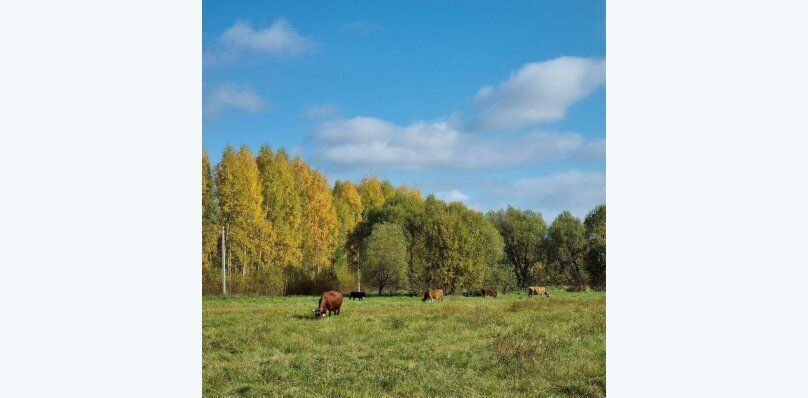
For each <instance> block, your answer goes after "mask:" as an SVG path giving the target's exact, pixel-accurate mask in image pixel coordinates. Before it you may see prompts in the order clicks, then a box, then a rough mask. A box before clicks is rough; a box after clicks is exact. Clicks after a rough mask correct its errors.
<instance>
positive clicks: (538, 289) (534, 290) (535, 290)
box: [527, 286, 550, 297]
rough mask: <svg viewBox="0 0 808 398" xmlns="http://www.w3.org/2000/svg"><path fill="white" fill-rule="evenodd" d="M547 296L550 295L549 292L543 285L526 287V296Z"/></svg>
mask: <svg viewBox="0 0 808 398" xmlns="http://www.w3.org/2000/svg"><path fill="white" fill-rule="evenodd" d="M533 295H536V296H540V297H541V296H547V297H550V293H547V288H546V287H544V286H531V287H529V288H527V296H528V297H530V296H533Z"/></svg>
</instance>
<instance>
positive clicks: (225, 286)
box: [222, 225, 227, 296]
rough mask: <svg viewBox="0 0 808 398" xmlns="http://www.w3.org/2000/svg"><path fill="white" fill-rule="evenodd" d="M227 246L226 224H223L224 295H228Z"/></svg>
mask: <svg viewBox="0 0 808 398" xmlns="http://www.w3.org/2000/svg"><path fill="white" fill-rule="evenodd" d="M226 259H227V246H225V236H224V225H222V296H227V263H226Z"/></svg>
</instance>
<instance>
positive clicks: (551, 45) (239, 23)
mask: <svg viewBox="0 0 808 398" xmlns="http://www.w3.org/2000/svg"><path fill="white" fill-rule="evenodd" d="M413 4H414V3H412V2H373V1H362V2H359V1H357V2H314V3H306V6H302V5H301V3H300V2H294V1H273V2H259V1H254V2H253V1H216V2H213V1H205V2H203V144H204V145H205V147H206V148H207V150H208V152H209V153H210V155H211V159H212V161H214V162H217V161H218V160H219V158H220V155H221V151H222V149H223V148H224V146H225V145H227V144H232V145H234V146H238V145H241V144H242V143H243V144H247V145H248V146H250V147H251V148H252V149H253V150H255V151H257V149H258V148H259V147H260V146H261V144H263V143H269V144H271V145H272V146H273V147H274V148H279V147H284V148H286V149H287V150H288V151H289V152H290V153H293V154H296V155H300V156H301V157H302V158H303V159H305V160H306V161H307V162H309V163H310V164H312V165H313V166H314V167H316V168H317V169H319V170H321V171H322V172H323V173H324V174H325V175H326V176H327V177H328V178H329V181H331V182H333V181H334V180H336V179H352V180H354V181H358V180H359V179H361V177H362V176H363V175H366V174H368V173H375V174H377V175H379V176H380V177H382V178H388V179H390V180H391V181H392V182H393V183H394V184H396V185H399V184H407V185H410V186H416V187H418V188H420V189H421V190H422V192H424V194H429V193H434V194H436V195H437V196H439V197H442V198H444V199H447V200H462V201H463V202H464V203H466V204H467V205H469V206H471V207H474V208H476V209H479V210H482V211H486V210H490V209H496V208H501V207H504V206H507V205H508V204H512V205H514V206H517V207H520V208H531V209H534V210H537V211H540V212H542V214H543V215H544V218H545V220H547V221H548V222H549V221H551V220H552V218H554V217H555V216H556V215H557V214H558V213H559V212H560V211H561V210H570V211H572V212H573V213H574V214H576V215H577V216H579V217H582V216H583V215H585V214H586V212H587V211H588V210H590V209H591V208H593V207H594V206H596V205H598V204H600V203H604V202H605V167H606V162H605V138H606V135H605V115H606V97H605V90H606V88H605V56H606V48H605V46H606V40H605V3H604V2H603V1H564V2H556V1H509V2H491V1H486V2H482V1H466V2H443V1H430V2H424V3H419V4H418V5H417V6H416V5H413Z"/></svg>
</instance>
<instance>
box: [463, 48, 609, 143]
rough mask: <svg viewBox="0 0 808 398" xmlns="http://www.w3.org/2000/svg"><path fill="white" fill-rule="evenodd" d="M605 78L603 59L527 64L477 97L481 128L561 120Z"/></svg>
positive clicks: (571, 58) (571, 59) (485, 89)
mask: <svg viewBox="0 0 808 398" xmlns="http://www.w3.org/2000/svg"><path fill="white" fill-rule="evenodd" d="M605 80H606V65H605V63H604V62H603V61H602V60H597V59H592V58H580V57H560V58H556V59H553V60H549V61H544V62H534V63H529V64H525V65H524V66H522V68H520V69H519V70H518V71H516V72H515V73H512V74H511V76H510V78H508V80H506V81H503V82H501V83H500V84H499V85H497V86H496V87H490V86H488V87H483V88H482V89H480V90H479V91H478V92H477V95H475V96H474V105H475V106H476V108H477V111H478V115H477V120H476V126H477V127H478V128H480V129H516V128H521V127H525V126H529V125H532V124H535V123H538V122H549V121H555V120H560V119H562V118H564V116H566V114H567V111H568V110H569V108H570V107H571V106H572V105H573V104H575V103H576V102H578V101H579V100H581V99H583V98H585V97H586V96H588V95H590V94H591V93H592V92H593V91H594V90H595V89H596V88H598V87H599V86H600V85H601V84H603V83H604V82H605Z"/></svg>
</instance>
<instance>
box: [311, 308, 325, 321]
mask: <svg viewBox="0 0 808 398" xmlns="http://www.w3.org/2000/svg"><path fill="white" fill-rule="evenodd" d="M323 315H325V311H320V310H319V309H315V310H314V318H316V319H320V318H322V317H323Z"/></svg>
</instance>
